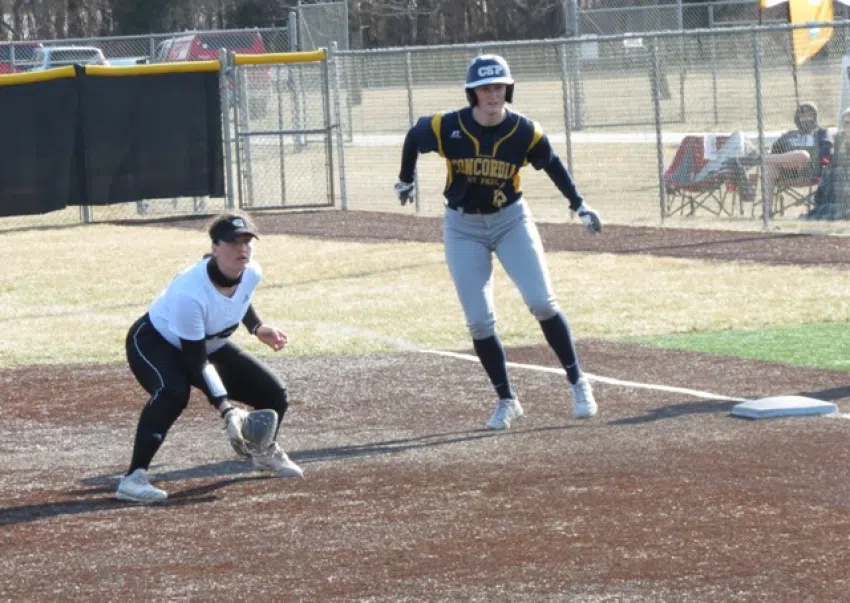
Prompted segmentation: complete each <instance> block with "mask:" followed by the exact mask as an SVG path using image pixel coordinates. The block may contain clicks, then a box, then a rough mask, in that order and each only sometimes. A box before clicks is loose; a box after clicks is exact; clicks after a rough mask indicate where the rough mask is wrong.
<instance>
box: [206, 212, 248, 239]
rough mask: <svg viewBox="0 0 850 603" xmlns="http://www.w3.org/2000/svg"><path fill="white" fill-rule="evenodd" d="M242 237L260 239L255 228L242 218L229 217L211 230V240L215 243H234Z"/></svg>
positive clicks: (217, 223) (214, 225)
mask: <svg viewBox="0 0 850 603" xmlns="http://www.w3.org/2000/svg"><path fill="white" fill-rule="evenodd" d="M240 235H251V236H252V237H254V238H255V239H259V238H260V237H259V235H257V232H256V231H255V230H254V228H253V227H252V226H250V225H249V224H248V221H247V220H245V218H243V217H242V216H229V217H227V218H224V219H222V220H219V221H218V222H216V223H215V224H213V226H212V228H210V238H211V239H212V240H213V242H218V241H224V242H225V243H232V242H233V240H234V239H235V238H236V237H238V236H240Z"/></svg>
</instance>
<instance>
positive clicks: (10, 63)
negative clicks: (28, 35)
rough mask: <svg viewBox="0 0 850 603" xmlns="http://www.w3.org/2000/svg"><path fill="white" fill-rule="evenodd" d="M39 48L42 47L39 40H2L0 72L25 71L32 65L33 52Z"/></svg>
mask: <svg viewBox="0 0 850 603" xmlns="http://www.w3.org/2000/svg"><path fill="white" fill-rule="evenodd" d="M39 48H44V46H43V45H42V43H41V42H3V43H2V44H0V73H17V72H18V71H26V70H27V68H28V67H31V66H32V57H33V54H34V53H35V51H36V50H38V49H39ZM13 55H14V56H13Z"/></svg>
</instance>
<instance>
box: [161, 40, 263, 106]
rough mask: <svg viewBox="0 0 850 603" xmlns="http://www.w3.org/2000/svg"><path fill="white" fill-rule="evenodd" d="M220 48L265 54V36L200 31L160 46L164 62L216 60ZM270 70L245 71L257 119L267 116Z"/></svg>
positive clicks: (239, 52) (250, 104)
mask: <svg viewBox="0 0 850 603" xmlns="http://www.w3.org/2000/svg"><path fill="white" fill-rule="evenodd" d="M221 48H225V49H227V50H230V51H231V52H235V53H238V54H265V52H266V46H265V44H263V37H262V36H261V35H260V33H259V32H256V31H234V32H226V31H216V32H197V33H190V34H185V35H182V36H178V37H176V38H171V39H170V40H167V41H166V42H164V43H163V44H162V45H161V49H160V52H161V53H162V56H161V58H160V59H159V60H162V61H214V60H217V59H218V58H219V56H218V51H219V49H221ZM271 79H272V78H271V70H270V69H269V68H268V67H264V66H263V67H261V66H251V67H250V68H249V69H248V71H247V72H246V80H247V86H248V93H249V98H250V103H249V107H250V111H251V113H252V114H253V115H254V116H256V117H263V116H264V115H265V114H266V106H267V104H268V103H267V100H268V99H267V97H268V96H269V95H270V94H271Z"/></svg>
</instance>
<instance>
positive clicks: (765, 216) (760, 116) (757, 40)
mask: <svg viewBox="0 0 850 603" xmlns="http://www.w3.org/2000/svg"><path fill="white" fill-rule="evenodd" d="M753 50H754V52H753V55H754V56H755V59H754V65H753V68H754V71H755V85H756V120H758V131H759V157H760V161H759V163H760V164H761V165H760V166H759V175H760V179H761V182H760V183H759V184H760V186H761V207H762V216H761V218H762V225H763V226H764V229H765V230H767V228H768V227H769V226H770V212H771V211H772V209H773V208H772V207H768V203H767V190H766V189H765V186H764V170H765V161H764V151H765V149H764V112H763V105H762V102H763V100H762V96H761V33H759V30H758V29H755V30H753ZM772 192H773V191H771V193H772Z"/></svg>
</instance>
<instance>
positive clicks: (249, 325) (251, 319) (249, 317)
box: [242, 304, 263, 335]
mask: <svg viewBox="0 0 850 603" xmlns="http://www.w3.org/2000/svg"><path fill="white" fill-rule="evenodd" d="M242 324H243V325H245V328H246V329H248V332H249V333H251V335H255V334H256V333H257V329H259V328H260V326H261V325H262V324H263V321H262V320H260V317H259V316H258V315H257V311H256V310H255V309H254V304H250V305H249V306H248V309H247V310H246V311H245V316H243V317H242Z"/></svg>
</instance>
